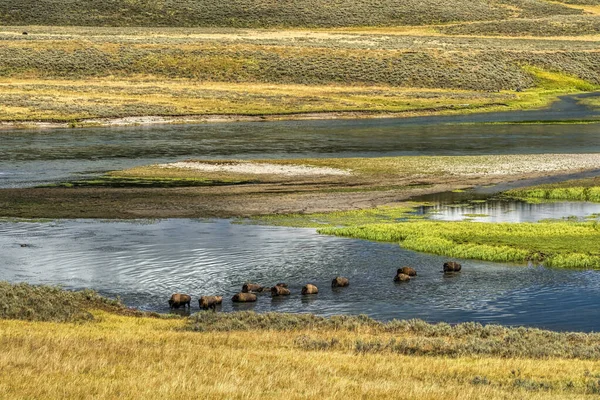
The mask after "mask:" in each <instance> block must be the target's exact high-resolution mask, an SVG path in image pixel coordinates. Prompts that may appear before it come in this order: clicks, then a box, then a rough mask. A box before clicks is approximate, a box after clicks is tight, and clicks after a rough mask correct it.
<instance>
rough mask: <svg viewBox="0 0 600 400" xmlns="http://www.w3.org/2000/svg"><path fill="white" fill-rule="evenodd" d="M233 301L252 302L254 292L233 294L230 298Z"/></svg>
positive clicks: (254, 299) (254, 297) (254, 296)
mask: <svg viewBox="0 0 600 400" xmlns="http://www.w3.org/2000/svg"><path fill="white" fill-rule="evenodd" d="M231 301H233V302H234V303H253V302H255V301H256V295H255V294H254V293H244V292H241V293H238V294H234V295H233V297H232V298H231Z"/></svg>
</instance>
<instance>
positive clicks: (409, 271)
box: [396, 267, 417, 276]
mask: <svg viewBox="0 0 600 400" xmlns="http://www.w3.org/2000/svg"><path fill="white" fill-rule="evenodd" d="M396 274H405V275H408V276H417V271H416V270H415V269H414V268H411V267H402V268H398V272H396Z"/></svg>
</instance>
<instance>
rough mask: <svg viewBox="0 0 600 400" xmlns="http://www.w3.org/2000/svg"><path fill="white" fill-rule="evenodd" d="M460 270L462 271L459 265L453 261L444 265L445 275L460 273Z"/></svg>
mask: <svg viewBox="0 0 600 400" xmlns="http://www.w3.org/2000/svg"><path fill="white" fill-rule="evenodd" d="M461 269H462V265H460V264H459V263H457V262H455V261H448V262H445V263H444V272H445V273H449V272H460V270H461Z"/></svg>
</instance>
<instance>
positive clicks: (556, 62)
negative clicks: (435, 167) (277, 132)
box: [0, 17, 600, 126]
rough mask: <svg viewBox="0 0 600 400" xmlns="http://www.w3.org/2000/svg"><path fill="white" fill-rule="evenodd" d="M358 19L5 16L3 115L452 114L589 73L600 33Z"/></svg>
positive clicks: (594, 71) (573, 84)
mask: <svg viewBox="0 0 600 400" xmlns="http://www.w3.org/2000/svg"><path fill="white" fill-rule="evenodd" d="M582 18H583V17H582ZM519 21H521V20H519ZM578 26H583V25H578ZM450 28H451V27H448V29H450ZM357 29H358V28H357ZM361 29H363V30H362V31H354V32H353V31H351V30H348V29H346V30H331V29H330V30H282V31H272V30H250V29H231V28H189V29H185V28H143V27H142V28H123V27H116V28H107V27H41V26H35V27H34V26H31V27H3V28H2V29H0V42H1V43H2V46H0V104H2V106H3V107H1V108H0V121H12V122H15V123H19V122H27V121H46V122H62V123H68V122H78V121H82V120H86V119H101V118H107V119H110V118H123V117H139V116H148V115H153V116H166V117H174V116H194V115H196V116H210V115H213V116H214V115H217V116H219V115H238V116H239V115H243V116H265V115H267V116H269V115H279V116H286V115H287V116H289V115H291V114H306V113H321V114H323V113H347V114H349V115H351V116H355V117H356V116H360V115H371V116H372V115H377V114H382V113H384V114H386V113H387V114H395V115H399V116H402V115H406V116H411V115H423V114H432V113H445V114H456V113H461V114H463V113H471V112H475V111H503V110H518V109H525V108H537V107H543V106H545V105H548V104H549V103H550V102H552V101H553V100H555V99H556V97H557V96H558V95H561V94H569V93H579V92H582V91H592V90H596V89H597V88H599V87H600V86H599V85H600V79H599V78H598V77H599V76H600V69H599V67H598V65H600V62H599V60H600V59H599V57H600V53H599V52H598V51H597V49H598V42H599V41H600V39H598V35H596V36H585V37H581V38H577V37H557V39H556V40H547V39H542V38H539V39H538V38H508V37H494V38H485V37H462V36H448V35H443V34H440V33H439V32H437V31H436V29H438V28H433V27H421V28H410V27H407V28H394V29H399V30H398V31H394V30H393V29H391V28H390V29H391V30H390V31H387V32H386V31H384V32H379V31H376V30H375V31H371V32H369V29H374V28H361ZM582 29H587V28H582ZM24 30H27V31H28V32H29V35H22V31H24ZM588 33H589V34H593V33H594V31H593V29H592V30H589V32H588ZM517 89H518V90H519V91H516V90H517ZM592 105H593V106H595V105H594V104H592ZM92 123H93V122H92ZM96 123H98V124H101V123H102V122H99V121H96ZM73 126H75V124H74V125H73Z"/></svg>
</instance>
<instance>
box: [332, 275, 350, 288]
mask: <svg viewBox="0 0 600 400" xmlns="http://www.w3.org/2000/svg"><path fill="white" fill-rule="evenodd" d="M349 284H350V281H349V280H348V278H344V277H342V276H337V277H335V278H333V280H332V281H331V287H332V288H335V287H346V286H348V285H349Z"/></svg>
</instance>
